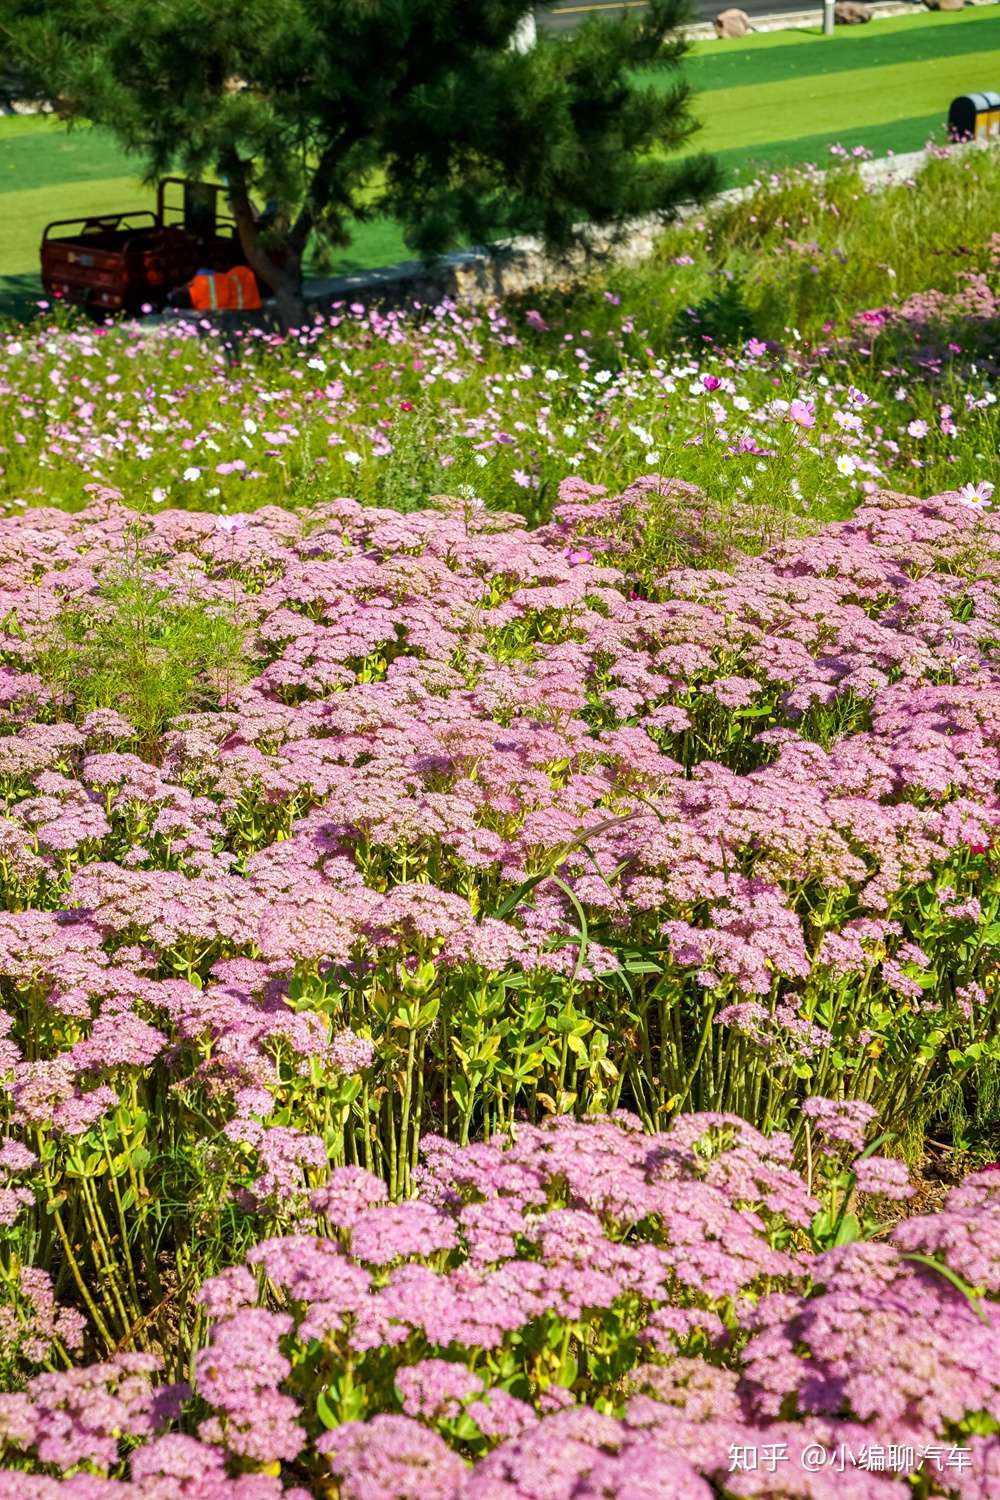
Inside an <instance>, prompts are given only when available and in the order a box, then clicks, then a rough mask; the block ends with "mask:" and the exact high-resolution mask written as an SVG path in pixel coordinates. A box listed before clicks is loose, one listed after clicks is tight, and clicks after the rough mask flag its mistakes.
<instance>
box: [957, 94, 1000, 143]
mask: <svg viewBox="0 0 1000 1500" xmlns="http://www.w3.org/2000/svg"><path fill="white" fill-rule="evenodd" d="M948 130H949V133H950V134H951V135H952V136H956V137H958V138H959V139H960V140H974V141H986V140H989V139H990V137H991V136H1000V94H994V93H992V92H990V91H989V90H988V89H987V90H985V91H984V92H983V93H981V94H963V95H962V96H961V98H960V99H954V100H952V105H951V109H949V111H948Z"/></svg>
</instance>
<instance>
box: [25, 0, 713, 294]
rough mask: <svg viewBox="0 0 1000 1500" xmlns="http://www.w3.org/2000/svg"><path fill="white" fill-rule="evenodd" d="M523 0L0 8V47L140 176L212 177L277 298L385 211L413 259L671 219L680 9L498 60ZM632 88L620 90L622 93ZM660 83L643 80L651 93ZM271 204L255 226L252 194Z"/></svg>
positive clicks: (697, 193)
mask: <svg viewBox="0 0 1000 1500" xmlns="http://www.w3.org/2000/svg"><path fill="white" fill-rule="evenodd" d="M536 8H537V7H535V6H533V5H532V4H531V3H530V0H212V4H211V5H209V4H207V3H206V0H156V3H155V4H150V5H144V6H136V5H135V3H134V0H0V46H2V47H3V50H4V51H5V53H6V54H7V56H8V58H9V60H10V61H11V62H12V63H13V64H15V65H17V66H20V67H21V68H23V69H24V71H25V75H26V76H27V77H28V78H29V79H30V80H31V83H32V86H33V88H34V89H35V90H36V91H37V92H39V93H41V94H44V95H45V96H46V97H48V98H50V99H53V100H54V101H55V102H56V105H57V108H58V109H59V110H60V112H61V113H62V114H63V115H64V116H65V117H67V118H69V119H79V120H90V121H93V122H96V123H98V124H101V125H103V126H105V127H106V128H108V129H110V130H111V131H112V132H113V133H114V135H115V136H116V137H117V139H118V140H119V141H120V142H122V143H123V145H124V146H125V147H126V149H128V150H129V151H130V152H132V153H134V154H135V155H136V156H137V157H138V158H139V159H140V160H141V161H142V162H143V164H144V168H145V171H146V173H147V174H148V175H149V177H150V178H153V177H156V176H159V175H162V174H164V173H165V172H167V171H168V170H177V169H180V170H182V171H184V172H185V173H189V174H192V175H198V176H201V175H210V174H213V173H219V174H222V175H223V176H224V177H225V178H226V179H227V181H228V183H229V186H230V189H231V192H232V202H233V209H234V213H235V216H236V219H237V223H238V225H239V229H240V236H241V240H242V243H243V248H244V251H245V252H246V255H247V258H248V260H249V262H250V264H251V265H253V266H254V268H255V269H256V270H258V271H259V272H260V273H261V274H262V275H263V276H264V277H265V279H266V280H268V281H269V282H270V283H271V284H272V285H273V286H275V287H276V288H277V290H278V292H279V300H280V298H281V297H282V296H284V297H285V299H286V300H290V299H293V298H294V297H295V296H296V295H297V294H298V291H299V289H300V287H301V265H302V257H303V253H304V251H305V249H306V245H307V244H309V243H313V244H319V245H320V246H322V245H326V246H332V245H343V244H346V243H348V242H349V239H350V232H351V225H352V223H356V222H358V221H361V220H364V219H366V218H368V217H371V216H373V215H389V216H391V217H393V218H395V219H397V220H398V221H399V223H400V224H401V225H402V226H403V229H404V233H405V237H406V240H407V242H408V244H409V245H410V246H411V248H412V249H413V250H414V251H415V252H416V253H418V254H419V255H421V256H423V257H425V258H432V257H435V256H437V255H439V254H440V253H442V252H443V251H446V250H448V249H450V248H453V247H455V246H456V245H459V244H463V243H464V244H486V243H493V242H496V241H497V240H498V239H502V238H503V237H504V236H509V235H511V234H513V233H528V234H534V235H537V236H539V237H540V238H542V239H543V240H544V241H545V243H546V245H547V246H548V247H549V248H555V249H560V248H564V247H566V248H568V247H570V246H572V245H574V244H579V243H580V229H579V226H580V225H581V223H583V222H590V223H594V224H600V225H602V226H614V225H620V224H622V223H623V222H624V221H625V220H627V219H628V218H629V217H631V216H634V215H639V214H647V213H659V214H663V215H664V216H668V215H669V214H670V212H671V210H673V209H674V208H675V206H676V205H677V204H678V203H679V202H681V201H684V200H692V199H698V198H701V197H703V196H705V195H706V194H707V193H709V192H711V191H713V190H714V189H715V187H716V186H717V184H718V177H717V172H716V168H715V166H714V163H713V162H712V161H711V159H709V158H706V157H697V156H695V157H685V158H683V159H682V160H671V159H670V153H671V152H672V151H674V150H675V149H676V148H677V147H679V146H681V145H683V144H684V143H685V142H687V141H688V139H689V138H690V136H691V135H692V133H693V131H694V130H695V129H696V123H695V121H694V119H693V118H692V115H691V113H690V109H689V89H688V85H687V84H686V83H685V82H684V81H683V80H682V79H681V78H680V76H679V75H678V77H677V83H676V85H675V86H674V87H672V88H668V89H667V90H663V89H662V87H659V88H656V89H654V88H652V87H647V86H646V85H645V83H644V82H643V81H642V70H643V69H644V68H647V67H649V66H651V65H655V66H656V67H657V68H658V69H663V68H667V69H673V68H676V66H677V64H678V62H679V61H680V59H681V57H682V56H683V54H684V52H685V50H686V44H685V42H684V40H683V39H682V38H681V37H680V36H678V35H677V31H676V28H677V26H678V25H679V23H681V22H682V21H684V20H685V19H686V14H687V0H650V4H649V5H648V7H647V8H646V9H645V10H644V11H643V12H642V14H641V15H636V14H634V13H629V14H627V15H626V17H625V19H624V20H621V21H613V22H609V21H604V20H599V19H596V18H592V19H591V20H589V21H588V22H587V23H586V24H585V25H583V26H581V27H580V28H579V29H578V30H577V31H576V32H574V33H573V34H572V35H570V36H568V37H567V36H566V35H564V34H560V35H545V34H544V33H542V34H540V36H539V39H538V42H537V44H536V45H535V46H533V47H531V48H530V49H528V50H520V49H519V48H517V47H515V46H513V45H512V38H513V36H514V34H515V32H516V30H517V28H518V26H519V24H520V23H521V22H522V21H523V20H524V19H525V17H526V16H528V15H529V14H530V13H531V12H532V10H534V9H536ZM637 80H639V81H638V82H637ZM660 82H662V80H660ZM251 194H253V195H254V197H255V198H256V199H257V201H258V202H261V201H266V202H268V203H270V204H271V209H272V211H271V214H270V215H269V217H268V223H267V227H266V228H265V229H264V230H263V231H262V230H260V229H259V227H258V225H257V223H256V222H255V216H254V212H253V207H252V200H251V197H250V195H251Z"/></svg>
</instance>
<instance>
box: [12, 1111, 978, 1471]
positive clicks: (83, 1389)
mask: <svg viewBox="0 0 1000 1500" xmlns="http://www.w3.org/2000/svg"><path fill="white" fill-rule="evenodd" d="M814 1114H815V1111H814ZM852 1149H853V1147H852ZM320 1196H321V1200H322V1201H321V1202H320V1204H319V1205H318V1206H319V1207H320V1208H321V1209H322V1212H323V1219H322V1223H321V1225H320V1226H318V1227H317V1230H316V1231H315V1232H314V1233H312V1234H309V1235H292V1236H282V1237H277V1238H272V1239H269V1240H266V1241H263V1242H262V1243H261V1244H259V1245H258V1246H257V1247H256V1248H255V1249H254V1250H253V1251H252V1252H251V1254H250V1256H249V1267H238V1266H237V1267H233V1268H231V1269H230V1270H228V1271H225V1272H223V1273H222V1274H221V1275H220V1276H218V1277H216V1278H214V1279H213V1280H210V1281H208V1282H206V1284H205V1285H204V1287H203V1289H202V1292H201V1294H200V1295H201V1300H202V1302H203V1304H204V1306H205V1308H206V1310H207V1311H208V1313H209V1316H210V1318H211V1324H212V1327H211V1333H210V1336H209V1340H208V1343H207V1345H206V1347H205V1348H204V1349H203V1350H202V1351H201V1352H200V1353H199V1354H198V1356H197V1359H196V1361H195V1363H194V1369H193V1390H188V1389H187V1388H186V1387H184V1386H174V1387H170V1386H161V1385H158V1384H157V1383H156V1382H155V1380H154V1378H153V1375H154V1371H153V1366H155V1363H156V1362H155V1360H152V1359H150V1358H148V1357H143V1356H138V1355H119V1356H116V1357H115V1358H114V1359H112V1360H110V1361H108V1362H106V1363H104V1364H98V1365H93V1366H83V1367H81V1368H80V1369H77V1370H73V1371H69V1372H61V1373H55V1374H51V1375H42V1376H36V1377H35V1378H33V1379H32V1380H30V1381H29V1382H28V1384H27V1386H26V1388H25V1390H24V1391H23V1392H22V1393H19V1394H17V1395H8V1396H3V1397H0V1437H2V1441H3V1444H4V1455H5V1461H6V1463H7V1465H8V1467H7V1468H6V1469H4V1470H3V1471H2V1472H0V1497H2V1500H50V1497H51V1500H117V1497H119V1496H120V1497H121V1500H127V1497H135V1500H166V1496H167V1495H168V1494H171V1495H178V1496H183V1497H185V1500H277V1497H279V1496H282V1495H286V1496H287V1495H291V1496H293V1497H296V1500H305V1497H307V1496H326V1495H330V1494H336V1495H337V1496H339V1497H340V1500H427V1497H435V1500H496V1497H500V1500H581V1497H584V1500H608V1497H613V1500H636V1497H641V1500H647V1497H652V1500H657V1497H663V1500H666V1497H670V1496H676V1495H681V1494H683V1495H684V1496H685V1497H687V1496H701V1497H704V1500H711V1497H713V1496H721V1495H723V1494H725V1495H726V1496H733V1495H746V1496H751V1495H761V1496H764V1495H767V1496H770V1497H779V1496H781V1497H801V1500H827V1497H831V1500H832V1497H833V1496H834V1495H842V1494H847V1495H849V1496H851V1497H853V1500H892V1497H894V1496H898V1497H900V1500H902V1497H903V1496H905V1495H907V1494H909V1493H911V1492H912V1491H911V1489H910V1486H909V1484H908V1482H907V1481H908V1479H910V1478H912V1479H913V1481H914V1483H919V1484H920V1485H922V1486H923V1487H922V1488H920V1489H919V1493H920V1494H922V1495H931V1494H933V1495H950V1496H954V1497H956V1500H989V1497H991V1496H992V1495H994V1494H995V1493H996V1489H995V1481H996V1476H997V1474H998V1473H1000V1442H998V1438H997V1436H996V1435H995V1433H992V1434H991V1431H990V1429H991V1427H992V1428H995V1427H996V1426H997V1419H998V1418H1000V1338H998V1334H1000V1301H998V1299H1000V1180H998V1179H997V1177H996V1175H995V1174H992V1173H989V1172H982V1173H980V1174H978V1175H975V1176H972V1177H970V1178H968V1179H967V1180H966V1182H965V1183H964V1184H963V1185H962V1186H961V1187H959V1188H956V1189H954V1190H952V1192H951V1193H950V1194H949V1195H948V1198H947V1201H946V1203H945V1205H944V1207H943V1208H942V1210H941V1211H940V1212H937V1213H932V1214H928V1215H922V1216H917V1217H913V1218H910V1219H908V1220H905V1221H903V1222H902V1223H901V1224H899V1225H898V1226H897V1227H896V1228H895V1229H893V1230H892V1231H891V1232H890V1233H889V1234H888V1235H887V1236H886V1237H884V1238H883V1239H881V1240H879V1241H878V1242H867V1243H866V1242H856V1243H853V1244H847V1245H841V1246H839V1247H838V1248H832V1249H826V1250H820V1251H816V1250H812V1249H810V1248H809V1240H808V1235H807V1233H806V1231H807V1230H808V1226H809V1225H810V1223H811V1220H812V1216H813V1213H814V1210H815V1209H816V1207H817V1204H816V1202H815V1200H813V1199H812V1197H811V1196H810V1193H809V1191H808V1190H807V1186H806V1183H805V1181H804V1180H803V1178H802V1177H801V1176H800V1175H799V1173H798V1172H797V1171H796V1170H795V1168H794V1166H793V1165H792V1145H791V1141H790V1139H789V1137H787V1136H786V1135H782V1134H773V1135H771V1136H770V1137H766V1136H764V1135H762V1134H761V1133H760V1132H758V1131H757V1130H755V1129H753V1128H752V1127H751V1126H749V1125H747V1124H746V1123H745V1122H743V1121H741V1120H740V1119H739V1118H737V1117H735V1116H722V1115H710V1114H700V1115H699V1114H687V1115H682V1116H680V1117H679V1118H678V1120H677V1121H676V1122H675V1123H674V1124H673V1125H672V1126H671V1127H670V1129H668V1130H667V1131H664V1132H661V1133H659V1134H654V1135H649V1134H648V1133H646V1132H644V1131H643V1129H642V1128H641V1124H640V1122H639V1120H638V1119H637V1118H635V1117H634V1116H630V1115H628V1114H626V1113H625V1112H621V1111H619V1112H618V1113H616V1114H614V1115H611V1116H604V1117H593V1118H591V1119H589V1120H584V1121H576V1120H573V1119H570V1118H565V1117H557V1118H553V1119H550V1120H549V1121H548V1122H547V1123H546V1124H544V1125H543V1126H541V1127H532V1126H522V1127H519V1128H518V1129H517V1131H516V1132H515V1134H514V1137H513V1139H511V1140H506V1141H503V1140H499V1139H496V1140H493V1141H491V1142H489V1143H478V1144H473V1145H469V1146H457V1145H455V1144H453V1143H452V1142H449V1141H446V1140H444V1139H443V1138H441V1137H436V1138H435V1137H429V1138H427V1140H426V1142H425V1153H424V1162H423V1165H422V1167H421V1168H420V1171H419V1179H418V1196H417V1197H416V1198H415V1199H413V1200H410V1201H409V1202H406V1203H403V1204H400V1205H398V1206H397V1207H396V1208H395V1209H393V1210H392V1218H391V1219H386V1220H384V1233H383V1234H382V1235H381V1236H380V1237H377V1238H373V1237H371V1236H369V1235H368V1234H367V1228H366V1226H367V1219H368V1216H370V1215H372V1214H376V1215H377V1214H384V1213H385V1212H386V1210H385V1209H384V1208H383V1207H381V1206H380V1204H381V1199H382V1197H383V1189H382V1187H381V1185H380V1184H379V1182H378V1181H377V1180H376V1179H374V1178H372V1179H371V1180H368V1179H366V1178H365V1176H364V1174H361V1173H359V1172H358V1170H357V1169H355V1168H339V1169H334V1170H333V1171H332V1172H331V1174H330V1179H329V1182H328V1185H327V1187H326V1188H325V1189H324V1190H323V1192H322V1194H321V1195H320ZM432 1226H436V1227H434V1228H432ZM263 1303H266V1304H268V1305H266V1306H265V1305H262V1304H263ZM275 1306H280V1307H281V1308H282V1311H280V1312H276V1311H273V1310H271V1309H272V1308H273V1307H275ZM346 1371H350V1377H349V1379H348V1378H346V1376H345V1372H346ZM206 1411H207V1412H208V1413H209V1414H208V1415H207V1416H205V1415H204V1413H205V1412H206ZM185 1413H188V1414H191V1415H197V1416H198V1418H199V1424H198V1428H197V1436H196V1437H195V1436H192V1435H190V1433H185V1432H184V1431H182V1430H180V1428H179V1426H178V1422H179V1421H183V1420H184V1416H185ZM817 1444H818V1445H821V1446H822V1447H823V1448H824V1449H825V1450H827V1451H829V1452H830V1453H833V1452H835V1451H836V1450H837V1449H838V1446H839V1445H844V1446H845V1447H846V1448H850V1449H851V1451H852V1452H854V1453H861V1452H865V1451H868V1450H874V1448H875V1447H876V1446H879V1445H881V1446H883V1447H884V1446H887V1445H890V1444H892V1445H896V1447H897V1448H899V1449H905V1448H909V1449H912V1452H913V1454H914V1455H917V1454H921V1455H924V1461H923V1466H922V1461H921V1460H918V1459H917V1457H916V1456H914V1457H913V1458H911V1460H910V1464H909V1467H908V1468H906V1467H904V1468H903V1469H898V1468H897V1469H896V1471H892V1470H889V1469H885V1468H883V1469H881V1470H879V1469H878V1468H877V1466H876V1467H866V1466H864V1465H862V1466H859V1467H856V1468H855V1469H854V1470H853V1471H848V1472H845V1473H844V1474H841V1473H837V1472H834V1471H833V1470H832V1469H831V1470H827V1471H824V1470H823V1469H820V1470H819V1471H817V1472H809V1471H808V1470H807V1469H806V1468H805V1467H803V1466H802V1465H801V1464H797V1463H796V1462H795V1461H794V1459H795V1457H796V1456H797V1455H799V1454H801V1453H802V1452H803V1451H804V1450H805V1449H806V1448H807V1447H810V1446H812V1447H813V1448H814V1447H815V1445H817ZM778 1445H784V1447H785V1449H786V1450H787V1452H788V1453H789V1454H790V1455H791V1456H792V1461H790V1462H789V1463H788V1464H787V1465H785V1466H784V1467H782V1468H780V1469H778V1470H777V1472H775V1470H774V1468H773V1466H772V1470H771V1472H770V1474H768V1473H767V1472H766V1470H760V1471H758V1472H751V1471H746V1470H744V1471H743V1472H739V1473H734V1471H733V1464H732V1454H733V1453H734V1452H737V1451H742V1450H744V1449H749V1448H758V1449H760V1450H763V1449H764V1448H765V1447H770V1448H771V1449H772V1450H773V1451H776V1449H777V1446H778ZM956 1447H960V1448H961V1450H962V1452H963V1454H964V1455H965V1458H966V1461H965V1462H964V1463H962V1464H958V1465H952V1466H942V1465H939V1464H935V1463H933V1462H931V1461H930V1460H928V1459H926V1455H928V1454H934V1453H938V1454H942V1453H946V1452H949V1451H951V1450H952V1449H954V1448H956ZM22 1463H24V1464H27V1465H29V1466H31V1465H35V1468H34V1471H33V1472H31V1473H26V1472H23V1471H22V1469H21V1467H20V1464H22ZM80 1465H89V1466H90V1469H91V1472H86V1473H84V1472H75V1473H74V1472H73V1471H74V1470H79V1466H80ZM248 1466H249V1470H250V1471H249V1472H248V1471H247V1470H248ZM46 1474H47V1475H48V1476H50V1477H45V1475H46ZM61 1476H65V1477H61ZM331 1483H332V1484H333V1486H334V1487H333V1488H331ZM171 1485H173V1486H174V1488H173V1489H170V1486H171Z"/></svg>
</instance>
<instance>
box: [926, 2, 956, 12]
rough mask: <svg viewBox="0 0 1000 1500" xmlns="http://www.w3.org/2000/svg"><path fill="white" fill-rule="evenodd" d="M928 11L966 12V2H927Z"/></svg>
mask: <svg viewBox="0 0 1000 1500" xmlns="http://www.w3.org/2000/svg"><path fill="white" fill-rule="evenodd" d="M927 9H928V10H964V9H965V0H927Z"/></svg>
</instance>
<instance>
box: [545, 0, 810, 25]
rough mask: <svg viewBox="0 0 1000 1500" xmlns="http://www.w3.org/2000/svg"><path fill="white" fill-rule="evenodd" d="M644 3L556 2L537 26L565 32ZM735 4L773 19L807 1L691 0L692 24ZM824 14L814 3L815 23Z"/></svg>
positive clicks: (608, 0) (805, 5) (613, 0)
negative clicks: (592, 20) (583, 21)
mask: <svg viewBox="0 0 1000 1500" xmlns="http://www.w3.org/2000/svg"><path fill="white" fill-rule="evenodd" d="M643 4H644V0H556V4H555V5H553V7H552V8H551V10H550V9H548V8H547V7H546V9H545V10H540V11H539V12H538V25H539V27H540V28H544V29H545V30H547V31H568V30H569V29H571V28H572V27H573V26H577V25H579V23H580V22H581V21H582V20H584V19H585V18H586V17H587V16H592V15H601V14H602V13H603V14H604V15H607V16H608V18H609V19H610V18H612V17H614V16H620V15H622V14H623V13H624V12H625V11H626V10H641V9H642V7H643ZM733 4H735V5H738V6H739V8H740V10H745V11H746V13H747V15H748V16H773V15H779V14H781V13H782V12H784V11H801V10H806V9H808V8H809V7H810V0H692V5H691V19H692V21H711V19H712V17H713V16H716V15H718V13H719V11H720V10H725V9H726V7H727V5H733ZM822 14H823V4H822V0H816V20H817V23H818V22H819V20H820V17H821V16H822Z"/></svg>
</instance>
